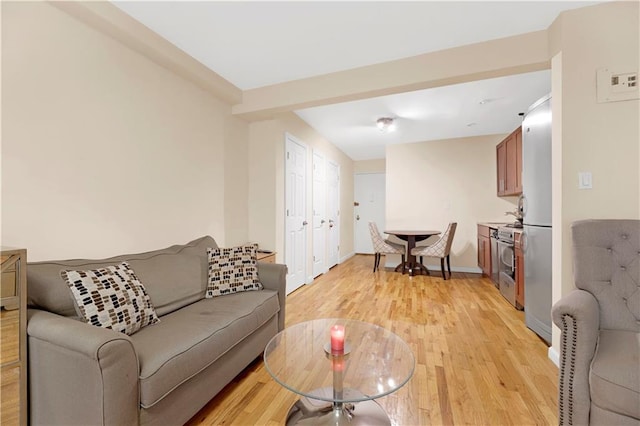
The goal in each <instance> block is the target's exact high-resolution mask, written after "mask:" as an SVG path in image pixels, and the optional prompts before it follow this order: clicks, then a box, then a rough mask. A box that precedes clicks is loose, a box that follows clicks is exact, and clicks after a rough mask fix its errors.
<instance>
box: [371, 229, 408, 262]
mask: <svg viewBox="0 0 640 426" xmlns="http://www.w3.org/2000/svg"><path fill="white" fill-rule="evenodd" d="M369 233H370V234H371V242H372V243H373V251H374V252H376V253H397V254H402V253H403V251H402V250H398V249H397V248H395V247H393V246H391V245H389V244H387V242H386V241H385V240H384V239H383V238H382V235H380V231H378V225H376V223H375V222H369Z"/></svg>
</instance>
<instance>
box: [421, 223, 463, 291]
mask: <svg viewBox="0 0 640 426" xmlns="http://www.w3.org/2000/svg"><path fill="white" fill-rule="evenodd" d="M457 226H458V224H457V223H456V222H451V223H449V227H448V228H447V230H446V231H445V232H444V233H443V234H442V235H441V236H440V239H439V240H438V241H436V242H435V243H433V244H431V245H428V246H421V247H416V248H414V249H413V250H411V254H412V255H413V256H416V257H418V256H419V257H420V264H422V258H423V257H439V258H440V269H441V270H442V278H443V279H445V280H446V279H447V275H446V274H445V273H444V260H445V259H447V269H448V270H449V278H451V262H450V260H449V253H450V252H451V243H452V242H453V235H454V234H455V233H456V227H457ZM423 266H424V265H423ZM425 269H426V267H425Z"/></svg>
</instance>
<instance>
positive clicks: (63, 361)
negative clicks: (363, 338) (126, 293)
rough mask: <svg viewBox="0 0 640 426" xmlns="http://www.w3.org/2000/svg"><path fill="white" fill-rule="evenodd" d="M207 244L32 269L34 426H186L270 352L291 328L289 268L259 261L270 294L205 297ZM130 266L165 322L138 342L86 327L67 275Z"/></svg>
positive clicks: (30, 322) (30, 337) (31, 389)
mask: <svg viewBox="0 0 640 426" xmlns="http://www.w3.org/2000/svg"><path fill="white" fill-rule="evenodd" d="M207 247H217V245H216V242H215V241H214V240H213V238H211V237H203V238H200V239H197V240H195V241H192V242H190V243H187V244H185V245H176V246H172V247H169V248H166V249H163V250H157V251H152V252H147V253H140V254H132V255H123V256H118V257H113V258H109V259H103V260H67V261H51V262H36V263H29V264H28V266H27V286H28V305H29V311H28V324H27V329H28V331H27V333H28V348H29V349H28V350H29V354H28V355H29V394H30V396H29V411H30V422H31V424H59V425H135V424H144V425H146V424H162V425H179V424H183V423H184V422H186V421H187V420H189V419H190V418H191V417H192V416H193V415H194V414H195V413H197V412H198V411H199V410H200V409H201V408H202V407H203V406H204V405H205V404H206V403H207V402H208V401H209V400H211V399H212V397H213V396H215V395H216V394H217V393H218V392H219V391H220V390H221V389H222V388H224V387H225V385H227V384H228V383H229V382H230V381H231V380H232V379H233V378H234V377H235V376H236V375H237V374H238V373H240V372H241V371H242V370H243V369H244V368H245V367H246V366H247V365H249V364H250V363H251V362H252V361H253V360H254V359H256V357H258V356H259V355H260V354H261V353H262V351H263V350H264V348H265V346H266V344H267V342H268V341H269V340H270V339H271V337H273V336H274V335H275V334H276V333H277V332H278V331H279V330H282V329H283V328H284V315H285V276H286V266H284V265H278V264H270V263H260V262H259V263H258V275H259V279H260V282H261V283H262V284H263V286H264V290H261V291H246V292H242V293H236V294H230V295H225V296H220V297H215V298H212V299H205V298H204V294H205V288H206V284H207V276H208V260H207V253H206V249H207ZM122 261H127V262H128V263H129V265H130V266H131V267H132V268H133V270H134V271H135V273H136V275H137V276H138V278H139V279H140V281H141V282H142V283H143V285H144V286H145V288H146V290H147V292H148V294H149V296H150V297H151V301H152V303H153V304H154V306H155V309H156V312H157V314H158V315H159V317H160V322H159V323H157V324H154V325H150V326H147V327H144V328H142V329H141V330H139V331H138V332H136V333H134V334H132V335H131V336H127V335H125V334H122V333H118V332H116V331H113V330H110V329H105V328H99V327H95V326H92V325H88V324H86V323H85V322H83V321H80V320H79V318H78V316H77V315H76V311H75V308H74V305H73V299H72V296H71V292H70V290H69V288H68V286H67V284H66V283H65V282H64V281H63V280H62V278H61V277H60V271H61V270H63V269H94V268H97V267H101V266H107V265H113V264H116V263H120V262H122Z"/></svg>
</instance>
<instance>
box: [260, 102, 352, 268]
mask: <svg viewBox="0 0 640 426" xmlns="http://www.w3.org/2000/svg"><path fill="white" fill-rule="evenodd" d="M286 133H289V134H291V135H292V136H293V137H295V138H296V139H298V140H299V141H301V142H303V143H304V144H306V145H307V148H308V150H307V157H308V165H309V167H308V170H311V161H312V152H313V150H314V149H317V150H319V151H320V152H322V153H323V154H324V155H325V158H326V159H327V160H333V161H334V162H336V163H338V164H339V165H340V254H339V255H340V258H341V259H344V258H345V257H348V256H350V255H352V254H353V161H352V160H351V159H350V158H349V157H347V156H346V155H345V154H344V153H343V152H342V151H340V150H339V149H338V148H336V147H335V145H333V144H331V143H330V142H328V141H327V140H326V139H324V138H323V137H322V136H320V135H319V134H318V133H317V132H316V131H315V130H313V129H312V128H311V127H309V126H308V125H307V124H306V123H305V122H304V121H302V120H301V119H300V118H299V117H298V116H297V115H295V114H293V113H288V114H283V115H280V116H278V117H277V118H275V119H273V120H265V121H259V122H253V123H251V125H250V138H249V139H250V142H249V144H250V153H251V154H250V157H249V180H250V182H251V184H250V188H249V194H250V196H249V239H250V240H251V241H256V242H258V243H259V244H260V245H261V246H264V247H267V248H269V249H272V250H275V251H277V255H276V259H277V261H278V262H284V261H285V251H284V250H285V248H284V231H285V229H284V218H285V211H284V206H285V198H284V166H285V164H284V152H285V151H284V147H285V134H286ZM307 186H308V190H309V194H311V179H308V182H307ZM307 210H308V217H309V221H310V219H311V197H310V196H309V197H307ZM307 243H308V244H307V245H308V248H307V249H308V253H311V252H312V251H311V248H312V246H311V244H312V238H311V227H308V236H307ZM307 271H308V275H310V274H311V260H310V261H309V264H308V266H307Z"/></svg>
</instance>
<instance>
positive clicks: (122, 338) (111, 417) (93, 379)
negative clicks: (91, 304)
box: [27, 309, 139, 425]
mask: <svg viewBox="0 0 640 426" xmlns="http://www.w3.org/2000/svg"><path fill="white" fill-rule="evenodd" d="M27 335H28V344H29V353H28V356H29V393H30V400H29V411H30V419H29V420H30V423H31V424H34V425H38V424H48V425H53V424H59V425H63V424H64V425H137V424H138V406H139V390H138V371H139V367H138V357H137V354H136V351H135V349H134V347H133V344H132V342H131V339H130V338H129V336H127V335H125V334H122V333H118V332H116V331H113V330H108V329H104V328H100V327H95V326H92V325H89V324H86V323H84V322H81V321H77V320H74V319H72V318H68V317H63V316H60V315H56V314H53V313H50V312H46V311H41V310H37V309H29V310H28V321H27Z"/></svg>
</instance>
